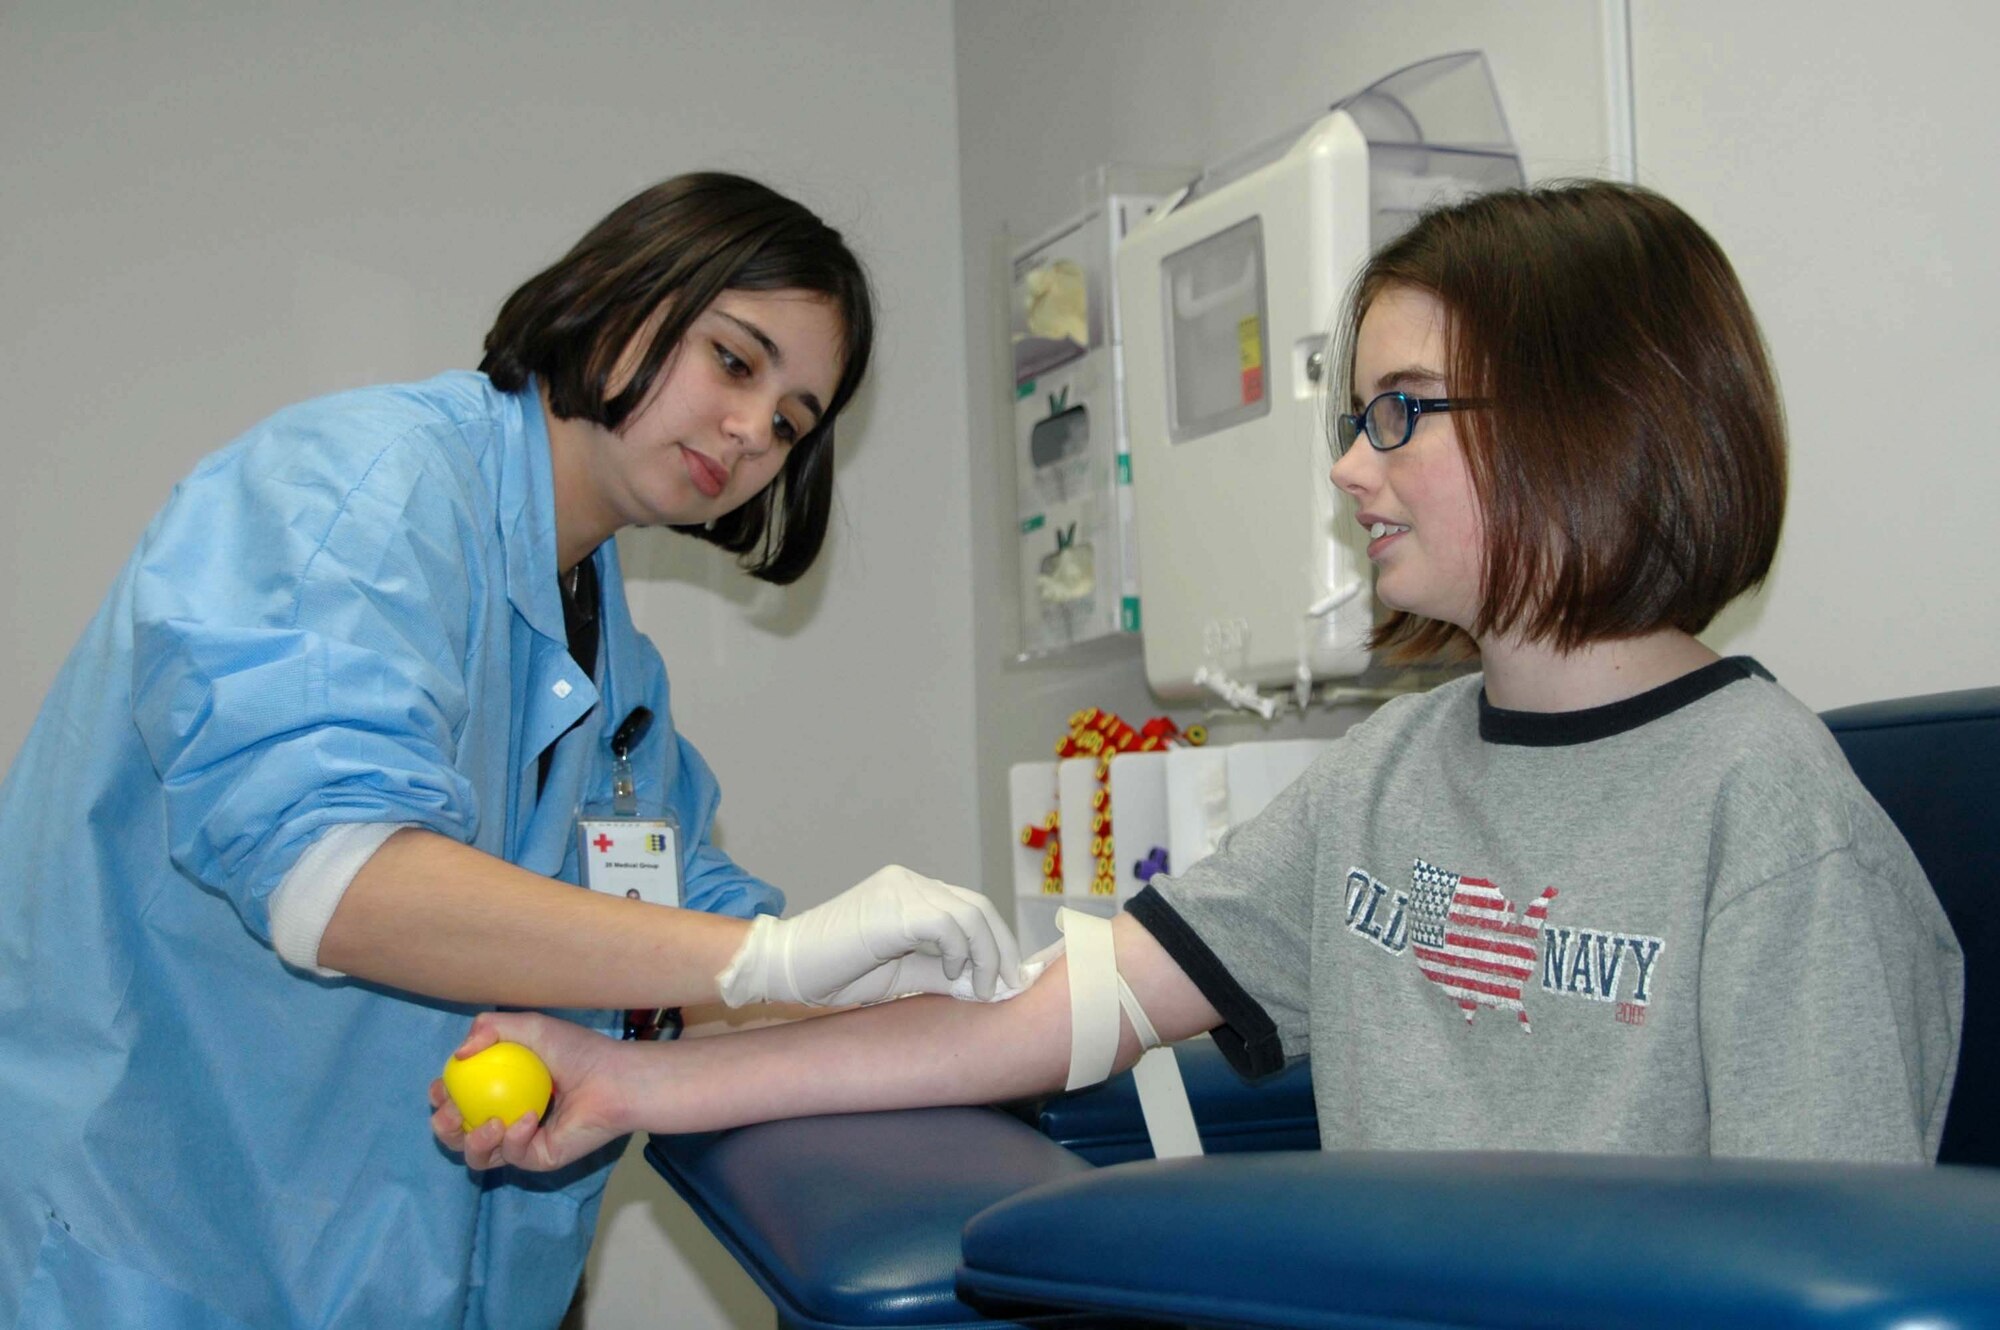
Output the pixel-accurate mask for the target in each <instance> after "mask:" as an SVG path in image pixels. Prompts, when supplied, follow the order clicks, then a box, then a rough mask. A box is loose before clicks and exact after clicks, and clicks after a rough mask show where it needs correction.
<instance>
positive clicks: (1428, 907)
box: [1410, 859, 1556, 1030]
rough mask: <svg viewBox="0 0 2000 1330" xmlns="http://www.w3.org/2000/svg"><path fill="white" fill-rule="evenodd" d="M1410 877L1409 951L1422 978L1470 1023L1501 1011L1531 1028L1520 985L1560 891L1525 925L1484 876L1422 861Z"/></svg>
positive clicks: (1550, 893) (1531, 911) (1546, 894)
mask: <svg viewBox="0 0 2000 1330" xmlns="http://www.w3.org/2000/svg"><path fill="white" fill-rule="evenodd" d="M1410 877H1411V882H1410V950H1411V951H1412V952H1414V953H1415V954H1416V958H1417V967H1418V968H1419V969H1420V970H1422V971H1423V975H1424V978H1426V979H1428V980H1430V981H1431V982H1432V983H1434V984H1436V985H1437V986H1438V987H1439V988H1442V989H1443V990H1444V991H1445V992H1446V993H1447V994H1448V995H1450V996H1451V997H1452V998H1453V999H1455V1000H1456V1001H1457V1003H1458V1005H1459V1006H1460V1007H1462V1008H1464V1010H1465V1019H1466V1021H1467V1022H1468V1023H1469V1022H1470V1021H1471V1020H1472V1017H1473V1013H1474V1012H1476V1011H1478V1009H1479V1008H1481V1007H1497V1008H1499V1009H1501V1010H1502V1011H1511V1012H1513V1013H1514V1014H1515V1015H1516V1016H1517V1017H1519V1018H1520V1021H1521V1028H1522V1029H1523V1030H1526V1029H1528V1028H1529V1027H1528V1011H1527V1008H1525V1007H1523V1006H1522V1005H1521V986H1522V985H1523V984H1524V983H1526V982H1527V981H1528V977H1529V976H1530V975H1532V974H1533V973H1534V972H1535V963H1536V958H1535V940H1536V938H1537V937H1538V936H1539V930H1540V925H1541V923H1542V921H1543V920H1544V919H1546V918H1548V913H1549V902H1550V901H1552V900H1554V899H1555V897H1556V889H1555V888H1554V887H1549V888H1548V889H1547V890H1545V891H1543V892H1542V894H1541V897H1540V898H1539V899H1538V900H1536V901H1535V902H1534V903H1533V904H1531V905H1529V906H1528V909H1527V914H1526V920H1527V922H1525V923H1524V922H1521V921H1520V920H1519V919H1516V918H1515V910H1514V905H1513V902H1511V901H1509V900H1508V899H1507V898H1506V897H1505V896H1503V895H1501V894H1500V889H1499V888H1498V887H1496V886H1494V885H1493V884H1492V883H1491V882H1488V881H1485V880H1484V879H1482V878H1476V877H1461V876H1459V875H1458V874H1457V873H1453V872H1450V871H1448V870H1446V869H1442V868H1438V867H1436V866H1434V865H1432V864H1427V863H1425V862H1424V861H1423V860H1421V859H1419V860H1417V861H1416V867H1415V868H1413V869H1412V870H1411V872H1410Z"/></svg>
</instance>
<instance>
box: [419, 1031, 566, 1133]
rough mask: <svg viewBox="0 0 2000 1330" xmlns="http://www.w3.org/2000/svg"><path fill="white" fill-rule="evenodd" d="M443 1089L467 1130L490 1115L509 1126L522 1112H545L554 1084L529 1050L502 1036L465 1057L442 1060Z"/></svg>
mask: <svg viewBox="0 0 2000 1330" xmlns="http://www.w3.org/2000/svg"><path fill="white" fill-rule="evenodd" d="M444 1089H445V1093H446V1094H448V1095H450V1096H451V1102H452V1103H454V1104H457V1105H458V1114H459V1116H460V1117H462V1118H464V1119H465V1129H466V1130H467V1131H471V1130H472V1129H473V1128H475V1127H477V1126H479V1124H481V1123H482V1122H485V1121H487V1120H488V1119H490V1118H499V1119H500V1125H501V1126H503V1127H511V1126H513V1125H514V1123H515V1121H516V1120H517V1119H518V1118H519V1117H520V1116H521V1115H522V1114H523V1113H534V1114H537V1115H539V1114H541V1113H544V1112H546V1111H547V1110H548V1107H549V1094H550V1093H551V1091H552V1090H553V1089H554V1083H553V1082H552V1081H550V1079H549V1069H548V1067H547V1066H545V1065H543V1063H542V1060H541V1059H540V1058H538V1057H536V1056H535V1053H534V1050H533V1049H530V1048H526V1047H524V1046H522V1045H520V1044H515V1043H509V1042H507V1041H506V1040H504V1039H503V1040H501V1041H500V1042H499V1043H497V1044H494V1045H492V1046H491V1047H489V1048H483V1049H481V1050H480V1051H479V1052H477V1053H474V1054H473V1055H472V1056H471V1057H469V1058H464V1059H460V1058H457V1057H453V1058H451V1059H449V1060H448V1061H446V1063H445V1064H444Z"/></svg>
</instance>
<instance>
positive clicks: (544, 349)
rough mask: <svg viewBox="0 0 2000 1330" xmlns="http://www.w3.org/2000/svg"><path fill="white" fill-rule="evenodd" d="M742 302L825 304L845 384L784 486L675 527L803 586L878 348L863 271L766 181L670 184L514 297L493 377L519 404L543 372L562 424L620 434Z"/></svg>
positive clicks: (802, 443) (494, 356) (489, 338)
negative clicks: (794, 295) (837, 452)
mask: <svg viewBox="0 0 2000 1330" xmlns="http://www.w3.org/2000/svg"><path fill="white" fill-rule="evenodd" d="M728 290H737V291H780V290H798V291H811V292H815V293H817V294H819V295H823V296H825V297H826V298H827V299H828V300H829V301H830V302H831V303H832V304H833V307H834V309H835V311H836V312H837V313H838V315H839V316H840V321H841V326H842V328H843V330H844V333H845V335H844V338H843V345H842V347H841V350H842V352H843V355H844V360H843V364H842V366H841V374H840V382H839V384H837V385H836V386H835V388H834V391H833V397H832V399H831V400H830V401H828V402H827V403H826V411H825V414H824V415H822V416H821V417H820V421H819V424H818V425H817V426H815V427H814V428H813V430H812V432H811V433H809V434H807V435H806V436H805V437H804V438H802V439H800V440H799V441H798V442H797V443H795V444H793V445H792V447H791V451H790V453H789V454H788V455H787V457H786V458H785V465H784V468H783V469H782V470H781V471H779V473H778V475H777V478H776V479H774V480H773V481H772V482H771V483H770V484H769V485H767V486H765V487H764V489H763V490H762V491H760V492H759V493H758V494H756V495H755V496H754V497H752V498H751V499H750V500H749V501H748V502H746V503H744V504H743V505H742V506H741V507H740V508H737V509H736V510H735V511H734V512H731V513H728V514H726V515H724V516H722V517H719V518H717V519H716V520H715V522H714V523H712V524H711V525H708V526H678V527H675V528H674V530H676V531H682V532H685V533H686V534H688V535H691V536H699V537H700V538H701V539H703V540H707V541H711V542H713V543H714V544H717V545H720V546H721V547H722V548H723V549H726V550H728V551H729V552H730V553H732V554H735V555H737V556H738V557H739V559H740V561H741V562H742V564H743V567H744V568H745V570H746V571H748V572H749V573H750V574H751V575H753V576H755V577H760V578H762V579H764V580H765V581H767V582H777V583H781V584H782V583H789V582H794V581H797V580H798V578H799V577H800V576H801V575H802V574H804V572H805V571H806V569H808V568H810V567H811V566H812V563H813V560H814V559H816V558H817V557H818V556H819V551H820V548H821V546H822V545H823V544H824V543H825V540H826V528H827V520H828V517H829V515H830V514H831V512H832V510H833V423H834V420H835V418H837V417H838V416H839V415H840V412H841V409H842V408H843V407H845V406H846V405H847V403H848V402H849V401H850V400H851V399H852V398H853V396H854V392H855V389H856V388H857V387H859V386H860V383H861V379H862V376H863V375H864V374H866V373H867V371H868V356H869V352H870V350H871V349H872V347H873V345H874V341H875V313H874V303H873V300H872V298H871V296H870V294H869V288H868V277H867V274H866V273H865V272H864V271H863V269H862V267H861V263H860V260H858V259H856V258H855V257H854V255H853V253H852V252H851V251H850V250H849V249H848V248H847V245H846V243H845V242H844V241H843V240H842V239H841V237H840V233H839V232H837V231H835V230H834V229H833V228H831V227H829V226H827V225H826V224H825V223H824V222H822V221H820V219H819V218H817V217H815V216H814V215H813V214H812V213H811V212H810V211H808V210H807V209H806V208H804V207H802V206H800V205H799V204H797V203H795V202H793V201H792V200H790V199H788V198H786V197H784V196H783V195H782V194H779V193H776V192H775V191H773V190H771V189H769V188H768V187H766V186H764V185H760V184H758V183H757V182H756V181H754V180H746V179H744V178H743V177H741V176H734V175H724V174H721V173H716V172H708V173H699V174H693V175H683V176H676V177H675V178H674V179H672V180H668V181H664V182H662V183H661V184H657V185H654V186H653V187H652V188H651V189H648V190H646V191H644V192H643V193H641V194H638V195H636V196H635V197H633V198H631V199H628V200H626V201H625V202H624V203H622V204H620V205H619V206H618V207H617V208H616V209H614V210H613V211H612V213H611V214H610V216H608V217H606V218H605V219H604V220H603V221H601V222H599V223H598V224H597V225H596V226H594V227H592V228H591V229H590V232H589V233H588V234H587V235H585V236H584V237H583V239H581V240H579V241H577V243H576V247H575V248H573V249H571V250H570V252H569V253H567V254H565V255H563V257H562V258H561V259H560V260H558V261H557V262H556V263H555V265H554V266H553V267H551V268H549V269H547V270H546V271H544V272H541V273H538V274H536V275H535V276H534V277H531V278H529V279H528V280H527V281H526V282H525V283H523V284H522V286H521V288H520V289H519V290H518V291H516V292H514V294H513V295H511V296H509V297H507V302H506V304H504V305H502V306H501V307H500V316H499V318H497V319H496V320H495V321H494V323H493V329H492V331H490V332H488V333H487V334H486V355H485V358H484V359H483V360H481V361H480V363H479V368H480V369H481V370H482V371H484V372H485V373H486V375H487V377H488V378H490V379H492V380H493V383H494V386H496V387H498V388H500V389H501V390H503V391H505V392H518V391H519V390H520V389H521V388H522V387H523V386H524V385H526V383H527V382H528V380H529V378H530V377H531V376H532V377H534V378H536V379H538V380H540V381H541V383H542V384H543V385H544V387H545V388H546V389H547V391H548V398H549V409H550V410H551V411H553V412H555V414H556V415H557V417H559V418H560V419H563V420H575V419H579V418H581V419H585V420H591V421H595V422H596V423H598V424H600V425H603V426H604V427H605V428H607V429H611V430H616V429H618V428H619V426H620V425H622V424H623V423H624V422H625V420H626V419H627V418H628V417H629V416H630V415H631V414H632V412H633V411H635V410H637V409H638V407H639V405H640V404H641V403H643V402H644V401H645V400H646V395H647V394H648V393H649V392H651V391H652V389H653V385H654V382H655V381H656V380H657V379H658V378H659V376H660V375H661V374H662V373H663V372H664V370H665V368H666V366H667V364H668V362H669V361H670V360H671V359H672V358H673V354H674V350H675V348H676V347H678V346H679V345H680V342H681V338H682V336H683V335H684V334H685V333H686V332H687V330H688V326H689V325H690V324H692V323H693V322H694V320H695V318H696V317H697V316H698V315H699V314H700V313H701V312H702V311H703V310H704V309H706V308H708V306H709V304H710V303H711V302H712V301H714V299H715V298H716V297H717V296H718V295H720V294H722V293H723V292H724V291H728ZM655 313H657V314H658V315H659V319H658V324H657V327H655V328H654V330H653V332H652V335H651V340H650V341H649V342H648V343H647V345H646V349H645V353H644V354H643V355H642V356H640V358H639V362H638V367H637V368H636V370H634V371H633V373H632V375H631V378H630V379H629V380H627V381H626V382H625V383H624V384H623V385H622V386H621V387H620V388H619V390H618V391H617V392H616V393H609V394H608V390H609V385H610V381H611V378H612V376H613V373H614V371H615V369H616V368H617V365H618V360H619V357H620V356H621V355H622V354H623V352H624V350H625V348H626V346H627V345H628V344H629V343H630V342H631V341H632V339H633V338H634V337H636V336H638V335H639V334H640V332H641V331H642V330H643V329H644V328H645V326H646V324H647V321H648V320H649V319H651V318H653V316H654V315H655ZM607 394H608V395H607Z"/></svg>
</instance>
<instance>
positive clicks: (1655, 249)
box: [1329, 181, 1785, 662]
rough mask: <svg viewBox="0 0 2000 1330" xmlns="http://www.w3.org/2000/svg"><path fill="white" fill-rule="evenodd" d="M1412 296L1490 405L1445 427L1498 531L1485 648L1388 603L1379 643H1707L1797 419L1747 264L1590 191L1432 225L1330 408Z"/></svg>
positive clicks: (1488, 579) (1746, 562) (1488, 550)
mask: <svg viewBox="0 0 2000 1330" xmlns="http://www.w3.org/2000/svg"><path fill="white" fill-rule="evenodd" d="M1396 286H1407V287H1413V288H1416V289H1418V290H1421V291H1424V292H1427V293H1429V294H1430V295H1431V296H1433V297H1434V298H1435V299H1436V300H1437V301H1438V302H1439V303H1440V304H1441V305H1443V307H1444V310H1445V317H1446V320H1447V325H1448V326H1447V330H1446V351H1445V356H1446V360H1447V363H1446V365H1444V366H1443V367H1442V368H1443V370H1444V372H1445V374H1446V383H1447V391H1448V392H1449V393H1450V394H1451V395H1452V396H1453V397H1477V398H1484V399H1486V405H1485V406H1484V407H1483V408H1481V409H1478V410H1470V411H1465V412H1462V413H1454V414H1453V416H1452V417H1451V419H1452V421H1453V422H1454V425H1455V428H1456V430H1457V433H1458V438H1459V441H1460V444H1461V446H1462V447H1463V449H1464V452H1465V460H1466V468H1467V471H1468V473H1469V475H1470V477H1471V481H1472V485H1473V489H1474V491H1475V492H1476V493H1477V495H1478V499H1479V506H1480V510H1481V512H1482V514H1483V516H1484V519H1485V527H1486V539H1485V558H1484V568H1483V575H1482V580H1483V585H1482V587H1481V594H1480V600H1479V612H1478V619H1477V621H1476V622H1475V623H1474V624H1473V625H1472V626H1471V633H1472V636H1468V635H1467V633H1466V632H1464V631H1462V630H1461V629H1459V628H1457V627H1455V626H1453V625H1451V624H1446V623H1440V622H1438V621H1435V620H1431V619H1425V618H1422V617H1420V616H1417V615H1412V614H1407V613H1403V612H1400V611H1398V612H1394V613H1391V614H1390V615H1388V616H1387V617H1386V618H1385V619H1384V620H1383V621H1382V622H1381V623H1380V624H1379V625H1378V626H1377V627H1376V630H1375V634H1374V637H1373V638H1372V640H1371V644H1372V645H1373V646H1375V647H1377V648H1378V649H1381V650H1382V651H1383V652H1384V654H1385V656H1386V657H1387V658H1388V659H1390V660H1392V661H1399V662H1408V661H1415V660H1422V659H1436V658H1450V657H1454V656H1458V657H1464V656H1467V655H1472V654H1476V652H1477V648H1476V647H1475V646H1474V645H1473V641H1472V637H1477V636H1485V635H1488V634H1494V633H1498V634H1511V635H1515V636H1518V637H1520V638H1522V639H1524V640H1528V641H1545V642H1547V643H1549V644H1551V645H1553V646H1554V647H1556V648H1557V649H1558V650H1563V651H1570V650H1574V649H1576V648H1578V647H1580V646H1583V645H1584V644H1586V643H1589V642H1594V641H1600V640H1605V639H1614V638H1621V637H1636V636H1640V635H1642V634H1645V633H1649V632H1653V631H1656V630H1659V629H1662V628H1677V629H1680V630H1681V631H1683V632H1686V633H1696V632H1699V631H1700V630H1701V629H1703V628H1705V627H1707V626H1708V624H1709V622H1710V621H1711V620H1712V619H1714V617H1715V615H1716V614H1717V613H1718V612H1719V611H1720V610H1721V609H1722V607H1723V606H1724V605H1727V604H1728V603H1729V602H1730V601H1731V600H1733V599H1735V598H1736V597H1737V596H1738V595H1740V594H1742V593H1743V592H1744V591H1746V590H1748V589H1749V588H1751V587H1753V586H1756V585H1757V584H1758V583H1760V582H1761V581H1763V579H1764V576H1765V574H1766V573H1767V572H1769V570H1770V567H1771V560H1772V557H1773V556H1774V555H1775V554H1776V552H1777V547H1778V531H1779V527H1780V525H1781V524H1782V522H1783V518H1784V510H1785V422H1784V412H1783V407H1782V404H1781V403H1780V401H1779V398H1778V388H1777V383H1776V380H1775V378H1774V377H1773V375H1772V373H1771V366H1770V360H1769V357H1768V355H1767V353H1766V351H1765V348H1764V341H1763V337H1762V335H1761V334H1760V333H1759V332H1758V330H1757V323H1756V320H1755V318H1754V317H1753V316H1752V315H1751V313H1750V305H1749V302H1748V300H1746V299H1745V297H1744V294H1743V288H1742V286H1741V284H1740V283H1739V282H1738V281H1737V279H1736V274H1735V271H1734V270H1733V269H1732V268H1731V267H1730V265H1729V260H1728V259H1726V258H1724V257H1723V254H1722V251H1721V249H1720V248H1718V247H1717V245H1716V243H1715V241H1714V240H1712V239H1711V238H1710V237H1709V235H1708V233H1707V232H1705V231H1703V230H1702V229H1701V227H1700V226H1698V225H1697V224H1696V223H1695V222H1694V220H1693V219H1692V218H1690V217H1689V216H1688V215H1687V214H1686V213H1684V212H1682V211H1681V210H1680V209H1679V208H1677V207H1675V206H1674V205H1673V204H1672V203H1669V202H1668V201H1667V200H1666V199H1664V198H1662V197H1660V196H1659V195H1658V194H1655V193H1653V192H1652V191H1650V190H1646V189H1641V188H1638V187H1635V186H1630V185H1619V184H1612V183H1608V182H1604V181H1580V182H1569V183H1564V184H1559V185H1553V186H1545V187H1541V188H1536V189H1529V190H1516V191H1504V192H1499V193H1493V194H1486V195H1482V196H1480V197H1477V198H1474V199H1471V200H1469V201H1467V202H1464V203H1461V204H1458V205H1456V206H1453V207H1448V208H1444V209H1441V210H1438V211H1435V212H1431V213H1428V214H1426V215H1425V216H1424V217H1422V218H1421V219H1420V220H1419V221H1418V222H1417V224H1416V225H1415V226H1414V227H1413V228H1412V229H1411V230H1409V231H1407V232H1405V233H1404V234H1403V235H1402V236H1400V237H1398V238H1397V239H1395V240H1393V241H1391V242H1390V243H1389V244H1388V245H1387V246H1385V247H1384V248H1383V249H1382V250H1381V252H1379V253H1378V254H1376V255H1375V256H1374V257H1373V258H1372V259H1370V261H1369V262H1368V264H1367V265H1366V266H1365V267H1364V268H1363V269H1362V271H1361V273H1360V274H1359V276H1358V277H1357V278H1356V279H1355V283H1354V286H1353V289H1352V292H1351V294H1350V297H1349V299H1348V302H1347V314H1346V316H1345V318H1344V319H1343V321H1342V326H1341V328H1340V330H1339V332H1338V334H1337V338H1338V340H1337V342H1336V345H1335V353H1334V355H1335V358H1334V364H1336V365H1338V366H1340V367H1342V368H1341V379H1340V382H1339V384H1338V386H1337V388H1336V391H1335V393H1334V395H1333V398H1332V401H1333V402H1352V401H1353V397H1354V382H1353V379H1354V351H1355V340H1356V337H1357V335H1358V333H1359V331H1360V328H1361V321H1362V319H1363V318H1364V317H1365V316H1366V314H1367V312H1368V307H1369V305H1370V304H1371V303H1372V302H1373V300H1374V299H1375V297H1376V296H1377V295H1379V294H1380V293H1381V292H1382V291H1384V290H1386V289H1388V288H1390V287H1396ZM1334 409H1335V410H1357V409H1359V407H1358V404H1356V405H1351V406H1345V407H1341V406H1335V407H1334ZM1329 423H1330V422H1329Z"/></svg>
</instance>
